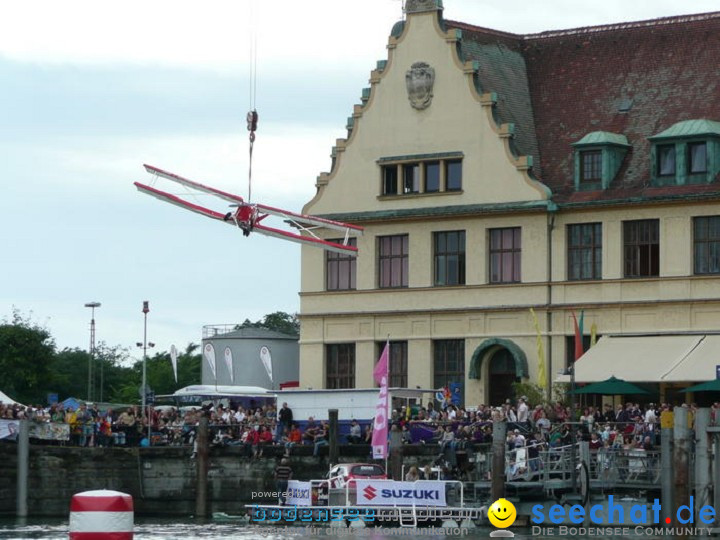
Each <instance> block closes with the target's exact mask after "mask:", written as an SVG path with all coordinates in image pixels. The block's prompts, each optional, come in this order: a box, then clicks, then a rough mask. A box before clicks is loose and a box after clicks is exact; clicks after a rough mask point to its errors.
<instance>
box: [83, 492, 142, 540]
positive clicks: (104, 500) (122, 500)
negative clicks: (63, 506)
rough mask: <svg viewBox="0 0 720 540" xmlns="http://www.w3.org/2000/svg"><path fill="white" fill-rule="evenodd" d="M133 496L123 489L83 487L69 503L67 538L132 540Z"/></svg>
mask: <svg viewBox="0 0 720 540" xmlns="http://www.w3.org/2000/svg"><path fill="white" fill-rule="evenodd" d="M132 537H133V499H132V497H131V496H130V495H128V494H127V493H120V492H119V491H109V490H105V489H101V490H97V491H83V492H82V493H76V494H75V495H73V498H72V502H71V503H70V540H132Z"/></svg>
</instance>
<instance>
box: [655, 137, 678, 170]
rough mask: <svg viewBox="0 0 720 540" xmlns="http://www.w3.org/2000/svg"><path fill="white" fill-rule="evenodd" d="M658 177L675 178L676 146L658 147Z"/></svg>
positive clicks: (665, 145) (664, 145)
mask: <svg viewBox="0 0 720 540" xmlns="http://www.w3.org/2000/svg"><path fill="white" fill-rule="evenodd" d="M657 155H658V165H657V168H658V176H675V145H674V144H663V145H660V146H658V150H657Z"/></svg>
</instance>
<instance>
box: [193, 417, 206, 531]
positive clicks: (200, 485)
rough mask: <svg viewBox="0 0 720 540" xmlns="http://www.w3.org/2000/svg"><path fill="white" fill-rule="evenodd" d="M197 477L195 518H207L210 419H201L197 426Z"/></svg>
mask: <svg viewBox="0 0 720 540" xmlns="http://www.w3.org/2000/svg"><path fill="white" fill-rule="evenodd" d="M195 442H196V443H197V455H196V456H195V458H196V465H197V477H196V490H195V517H201V518H204V517H207V481H208V479H207V475H208V419H207V417H206V416H202V417H201V418H200V422H199V423H198V426H197V435H196V438H195Z"/></svg>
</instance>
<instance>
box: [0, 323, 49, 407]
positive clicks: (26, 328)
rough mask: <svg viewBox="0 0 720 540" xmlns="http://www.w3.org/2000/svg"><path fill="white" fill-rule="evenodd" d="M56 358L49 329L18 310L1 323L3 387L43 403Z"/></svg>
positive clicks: (0, 375)
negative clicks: (9, 318)
mask: <svg viewBox="0 0 720 540" xmlns="http://www.w3.org/2000/svg"><path fill="white" fill-rule="evenodd" d="M54 359H55V342H54V341H53V339H52V337H51V335H50V332H49V331H48V330H47V329H46V328H43V327H41V326H39V325H37V324H36V323H34V322H33V321H32V320H31V319H30V318H29V317H23V316H22V315H21V314H20V312H19V311H17V310H15V311H13V316H12V319H11V320H10V321H8V320H7V319H4V320H3V322H2V324H0V389H2V391H3V392H5V393H7V394H8V395H9V396H10V397H12V398H13V399H15V400H17V401H19V402H21V403H33V404H35V403H44V402H45V398H46V396H45V392H46V391H47V389H48V386H47V385H48V382H49V379H50V372H51V368H52V364H53V361H54Z"/></svg>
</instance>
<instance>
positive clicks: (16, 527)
mask: <svg viewBox="0 0 720 540" xmlns="http://www.w3.org/2000/svg"><path fill="white" fill-rule="evenodd" d="M435 531H436V534H426V533H428V532H430V531H427V530H423V529H415V530H414V532H415V533H416V534H408V533H409V532H411V531H409V530H402V529H392V530H390V529H385V530H378V529H374V528H367V529H359V530H358V529H354V530H349V529H343V530H333V529H332V528H330V527H304V526H294V527H279V528H274V527H262V526H255V525H247V524H244V523H238V522H230V521H228V522H214V521H206V522H198V521H193V520H191V519H186V520H176V519H160V518H154V519H153V518H146V519H137V520H136V524H135V540H180V539H181V540H195V539H226V538H227V539H235V538H237V539H254V538H258V539H260V538H265V539H268V540H293V539H299V538H303V539H320V538H323V539H327V538H348V539H351V538H367V539H372V540H392V539H394V538H465V539H468V540H480V539H483V540H485V539H487V538H489V535H490V532H491V529H487V528H478V529H472V530H469V531H467V533H466V534H465V531H463V532H462V534H452V532H453V531H452V530H447V532H448V533H450V534H447V533H445V532H443V531H442V530H440V529H435ZM631 531H632V529H631ZM513 532H514V533H515V538H517V539H518V540H530V539H534V540H549V539H550V538H553V539H557V538H558V535H557V532H556V534H555V535H552V536H544V535H537V536H533V535H532V531H531V530H530V529H523V528H516V529H513ZM67 538H68V521H67V519H64V520H60V519H57V520H52V519H43V520H30V519H29V520H27V521H26V522H25V523H22V522H19V521H17V520H16V519H14V518H0V539H2V540H25V539H36V540H67ZM576 538H582V536H576ZM593 538H597V536H593ZM614 538H617V539H622V538H643V539H644V540H656V539H659V538H661V537H656V536H650V535H643V536H633V535H630V536H624V537H621V536H616V537H614ZM663 538H665V539H667V538H671V537H669V536H665V537H663Z"/></svg>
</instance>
